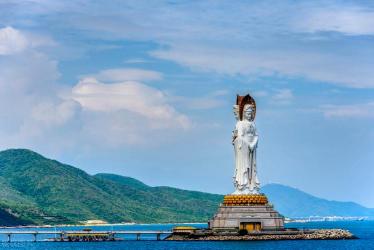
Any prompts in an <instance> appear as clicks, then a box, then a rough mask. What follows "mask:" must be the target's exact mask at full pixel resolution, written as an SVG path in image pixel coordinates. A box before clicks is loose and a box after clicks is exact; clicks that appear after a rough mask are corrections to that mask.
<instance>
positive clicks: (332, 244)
mask: <svg viewBox="0 0 374 250" xmlns="http://www.w3.org/2000/svg"><path fill="white" fill-rule="evenodd" d="M195 226H196V225H195ZM198 226H200V227H204V226H205V225H204V224H199V225H198ZM171 227H173V225H126V226H113V227H111V226H108V227H92V228H93V229H95V230H112V229H114V230H116V229H118V230H138V229H139V230H155V229H157V230H158V229H170V228H171ZM287 227H299V228H343V229H348V230H350V231H351V232H352V233H354V234H355V235H356V236H358V237H359V238H360V239H358V240H320V241H317V240H313V241H312V240H311V241H306V240H304V241H303V240H300V241H258V242H253V241H252V242H169V241H154V240H152V237H150V238H149V240H145V241H135V240H133V239H130V238H128V240H127V241H121V242H88V243H69V242H63V243H60V242H36V243H34V242H28V241H30V240H31V236H30V237H27V236H16V237H13V238H12V240H17V242H11V243H7V242H1V243H0V249H17V250H18V249H20V250H21V249H22V250H26V249H28V250H45V249H59V250H71V249H78V250H79V249H87V250H109V249H110V250H164V249H181V250H197V249H199V250H218V249H219V250H244V249H246V250H248V249H256V250H257V249H258V250H261V249H302V250H307V249H313V250H315V249H374V221H344V222H309V223H289V224H287ZM59 229H61V228H57V230H59ZM66 229H67V228H65V230H66ZM69 229H70V230H71V229H77V228H69ZM1 230H4V229H1ZM28 230H30V229H28ZM38 230H40V229H38ZM42 230H51V229H42ZM52 230H53V229H52ZM49 237H53V235H51V236H49ZM0 240H2V241H5V240H6V239H5V237H3V238H1V239H0Z"/></svg>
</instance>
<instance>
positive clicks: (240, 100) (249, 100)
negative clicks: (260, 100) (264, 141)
mask: <svg viewBox="0 0 374 250" xmlns="http://www.w3.org/2000/svg"><path fill="white" fill-rule="evenodd" d="M246 104H249V105H252V106H253V113H252V117H251V121H253V120H254V119H255V116H256V102H255V99H253V97H252V96H250V95H249V94H247V95H244V96H240V95H236V105H238V107H239V119H240V120H243V111H244V106H245V105H246Z"/></svg>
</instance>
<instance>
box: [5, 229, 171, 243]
mask: <svg viewBox="0 0 374 250" xmlns="http://www.w3.org/2000/svg"><path fill="white" fill-rule="evenodd" d="M20 234H22V235H31V236H33V241H34V242H36V241H38V235H54V236H55V238H56V239H63V238H64V236H66V235H71V234H76V235H79V234H81V235H87V234H90V235H95V234H108V235H113V236H117V235H118V236H120V235H134V236H136V240H141V235H155V236H156V238H155V240H162V239H161V235H165V236H167V235H170V234H172V231H167V230H165V231H163V230H153V231H151V230H144V231H134V230H132V231H130V230H114V231H83V230H66V231H61V230H59V231H49V230H48V231H47V230H39V231H38V230H32V231H31V230H30V231H26V230H14V231H0V235H4V236H6V237H7V241H8V242H11V240H12V235H20Z"/></svg>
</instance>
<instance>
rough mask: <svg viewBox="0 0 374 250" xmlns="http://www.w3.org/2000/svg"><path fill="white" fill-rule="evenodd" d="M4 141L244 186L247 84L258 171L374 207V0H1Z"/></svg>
mask: <svg viewBox="0 0 374 250" xmlns="http://www.w3.org/2000/svg"><path fill="white" fill-rule="evenodd" d="M0 11H1V13H4V14H3V15H1V16H0V87H1V88H0V121H1V122H0V137H1V141H0V150H4V149H7V148H29V149H31V150H33V151H36V152H38V153H40V154H42V155H44V156H46V157H49V158H53V159H57V160H59V161H61V162H64V163H67V164H70V165H73V166H76V167H79V168H81V169H83V170H85V171H87V172H88V173H90V174H95V173H99V172H107V173H115V174H120V175H124V176H129V177H133V178H136V179H139V180H141V181H144V182H145V183H147V184H149V185H152V186H155V185H165V186H173V187H178V188H183V189H189V190H199V191H204V192H210V193H220V194H225V193H231V192H232V191H233V185H232V175H233V171H234V155H233V148H232V145H231V131H232V130H233V128H234V125H235V118H234V115H233V112H232V105H233V104H234V102H235V98H236V94H241V95H243V94H247V93H249V94H251V95H253V97H254V98H255V100H256V102H257V106H258V111H257V116H256V125H257V129H258V132H259V147H258V152H257V153H258V172H259V178H260V182H261V184H262V185H265V184H267V183H281V184H285V185H288V186H291V187H295V188H297V189H300V190H303V191H304V192H307V193H309V194H312V195H314V196H317V197H321V198H325V199H329V200H337V201H354V202H357V203H359V204H361V205H363V206H366V207H371V208H374V195H372V194H371V193H370V190H372V187H373V184H372V183H373V181H374V170H373V168H372V165H373V162H374V154H373V149H374V126H373V124H374V80H373V79H374V71H373V66H374V46H373V42H374V28H373V27H374V21H373V20H374V4H373V3H371V2H369V1H327V2H326V1H314V2H309V1H298V2H293V1H282V2H273V1H253V2H250V3H249V2H247V1H238V2H236V3H235V4H232V3H231V2H224V1H223V2H216V1H202V2H190V1H187V2H185V1H175V2H169V1H157V2H151V3H149V2H146V1H110V2H105V3H100V2H93V1H86V0H74V1H69V2H66V1H39V0H28V1H22V2H17V1H5V2H2V3H0Z"/></svg>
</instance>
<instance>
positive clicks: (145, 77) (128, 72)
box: [93, 68, 162, 82]
mask: <svg viewBox="0 0 374 250" xmlns="http://www.w3.org/2000/svg"><path fill="white" fill-rule="evenodd" d="M93 77H95V78H97V79H98V80H100V81H108V82H121V81H154V80H161V79H162V74H161V73H160V72H157V71H152V70H144V69H136V68H117V69H107V70H102V71H100V72H99V73H97V74H95V75H93Z"/></svg>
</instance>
